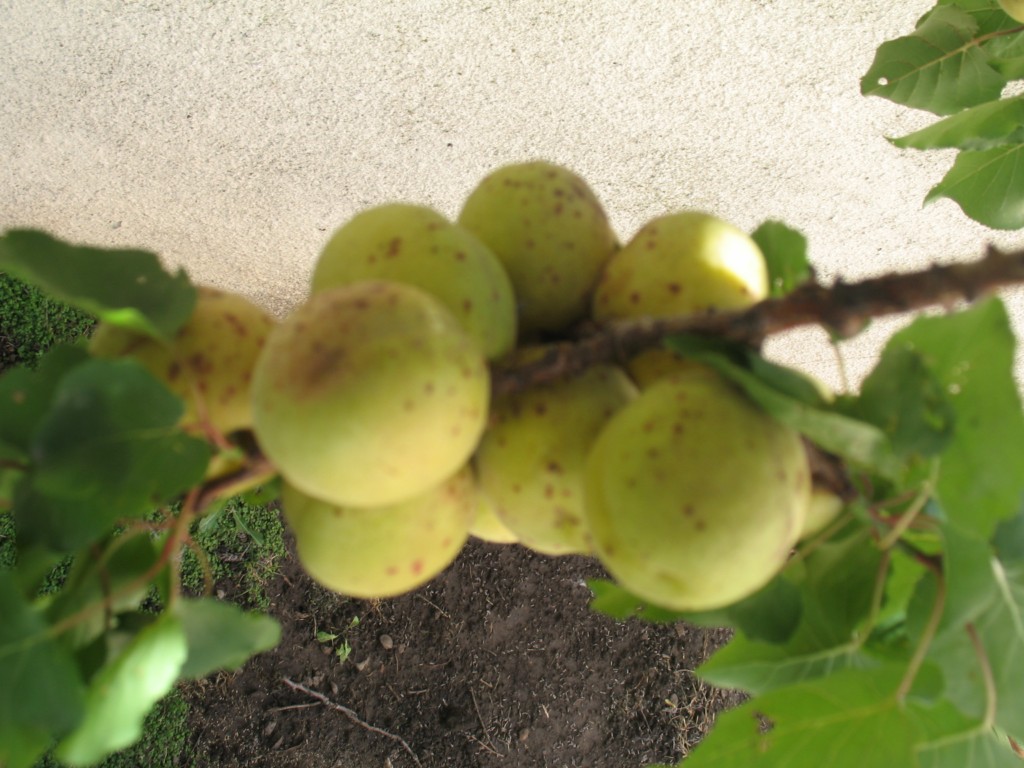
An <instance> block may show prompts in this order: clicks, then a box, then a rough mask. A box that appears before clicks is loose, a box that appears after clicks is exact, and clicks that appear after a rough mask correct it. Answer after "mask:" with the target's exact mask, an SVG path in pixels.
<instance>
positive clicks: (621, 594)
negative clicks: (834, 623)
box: [587, 575, 801, 643]
mask: <svg viewBox="0 0 1024 768" xmlns="http://www.w3.org/2000/svg"><path fill="white" fill-rule="evenodd" d="M587 586H588V587H590V591H591V592H593V593H594V599H593V600H592V601H591V602H590V608H591V610H593V611H597V612H598V613H603V614H604V615H605V616H609V617H611V618H613V619H616V620H617V621H624V620H626V619H631V618H639V619H643V620H644V621H650V622H655V623H672V622H678V621H687V622H689V623H691V624H697V625H699V626H702V627H732V628H734V629H738V630H740V631H742V632H745V633H746V634H747V635H748V636H750V637H752V638H757V639H762V640H765V641H767V642H770V643H781V642H784V641H785V640H787V639H788V638H789V637H790V635H792V634H793V630H794V629H795V628H796V626H797V623H798V622H799V620H800V611H801V604H800V593H799V591H798V590H797V589H796V587H794V586H793V585H792V584H791V583H789V582H788V581H787V580H786V579H784V578H783V577H782V576H781V575H780V576H778V577H776V578H775V579H773V580H772V581H770V582H769V583H768V584H767V585H766V586H765V587H764V588H762V589H760V590H758V591H757V592H756V593H754V594H753V595H750V596H749V597H747V598H745V599H743V600H741V601H739V602H738V603H735V604H733V605H731V606H729V607H727V608H721V609H719V610H716V611H705V612H701V613H681V612H677V611H670V610H668V609H665V608H659V607H657V606H652V605H648V604H646V603H645V602H644V601H643V600H642V599H640V598H639V597H636V596H635V595H633V594H632V593H630V592H628V591H627V590H625V589H623V588H622V587H620V586H619V585H618V584H615V583H613V582H610V581H605V580H604V579H592V580H590V581H588V582H587Z"/></svg>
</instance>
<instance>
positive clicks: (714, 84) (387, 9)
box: [0, 0, 1021, 384]
mask: <svg viewBox="0 0 1024 768" xmlns="http://www.w3.org/2000/svg"><path fill="white" fill-rule="evenodd" d="M931 5H932V3H931V2H930V0H913V1H907V2H898V3H894V2H892V1H891V0H858V2H850V1H849V0H829V1H825V0H821V1H819V0H685V1H681V0H633V2H629V3H626V2H620V1H619V0H519V2H513V0H465V1H460V0H400V1H398V2H387V0H373V1H372V2H371V1H370V0H336V1H335V2H331V1H329V0H301V1H299V0H273V1H272V0H206V1H203V2H200V1H199V0H182V1H181V2H173V3H172V2H158V1H157V0H148V1H144V2H114V1H113V0H104V1H101V0H90V1H88V2H77V3H68V2H56V1H55V0H7V2H3V3H0V72H3V75H4V76H3V78H2V80H0V105H2V107H0V147H3V162H2V163H0V228H3V229H6V228H8V227H13V226H31V227H40V228H44V229H47V230H49V231H51V232H52V233H54V234H56V235H57V236H60V237H64V238H67V239H71V240H75V241H81V242H90V243H96V244H104V245H123V246H129V245H130V246H138V247H145V248H148V249H151V250H154V251H156V252H158V253H159V254H161V256H162V257H163V258H164V259H165V261H166V263H168V264H171V265H184V266H185V267H187V269H188V271H189V273H190V274H191V275H192V277H193V278H194V279H195V280H197V281H201V282H209V283H213V284H216V285H220V286H224V287H230V288H234V289H237V290H240V291H242V292H243V293H246V294H248V295H249V296H251V297H253V298H255V299H256V300H258V301H259V302H261V303H262V304H264V305H266V306H267V307H269V308H271V309H272V310H273V311H274V312H275V313H277V314H284V313H286V312H287V311H288V310H289V308H290V307H292V306H294V305H295V303H296V302H298V301H300V300H301V298H302V296H303V294H304V291H305V289H306V282H307V279H308V276H309V273H310V270H311V269H312V265H313V262H314V260H315V258H316V255H317V252H318V250H319V248H320V246H321V245H322V244H323V243H324V241H325V240H326V238H327V237H328V235H329V234H330V232H331V231H332V230H333V229H334V228H336V227H337V226H339V225H340V224H342V223H343V222H344V221H345V220H346V219H347V218H348V217H349V216H351V215H352V214H353V213H354V212H356V211H357V210H359V209H360V208H364V207H367V206H370V205H374V204H377V203H382V202H385V201H389V200H399V199H402V200H411V201H417V202H420V203H424V204H428V205H432V206H434V207H436V208H438V209H439V210H440V211H442V212H443V213H445V214H448V215H450V216H454V215H456V214H457V212H458V210H459V208H460V205H461V202H462V200H463V198H464V197H465V195H466V194H467V193H468V192H469V191H470V190H471V189H472V187H473V186H474V185H475V184H476V182H477V181H478V180H479V179H480V178H481V177H482V176H483V175H484V174H485V173H487V172H488V171H489V170H491V169H493V168H495V167H496V166H498V165H502V164H504V163H508V162H513V161H518V160H523V159H527V158H536V157H540V158H546V159H549V160H553V161H556V162H560V163H563V164H565V165H568V166H570V167H572V168H573V169H575V170H576V171H577V172H579V173H580V174H581V175H582V176H583V177H584V178H586V179H587V180H588V181H589V182H590V184H591V185H592V187H593V188H594V189H595V190H596V191H597V193H598V195H599V196H600V198H601V199H602V201H603V202H604V204H605V206H606V208H607V210H608V211H609V214H610V216H611V219H612V222H613V223H614V225H615V227H616V229H617V231H618V232H619V235H620V237H621V238H623V239H626V238H628V237H629V236H630V235H631V234H632V233H633V232H634V231H635V230H636V229H638V228H639V226H640V225H641V224H642V223H643V222H644V221H646V220H648V219H650V218H652V217H654V216H656V215H659V214H662V213H666V212H668V211H671V210H673V209H679V208H702V209H706V210H708V211H711V212H714V213H717V214H719V215H721V216H723V217H725V218H727V219H730V220H732V221H733V222H734V223H736V224H738V225H739V226H741V227H744V228H747V229H752V228H753V227H755V226H756V225H757V224H759V223H760V222H761V221H763V220H765V219H767V218H778V219H782V220H784V221H786V222H787V223H789V224H790V225H792V226H795V227H797V228H799V229H800V230H802V231H803V232H804V233H806V234H807V236H808V237H809V239H810V244H811V256H812V259H813V261H814V263H815V264H816V266H817V268H818V270H819V273H820V274H821V275H822V276H823V277H824V278H825V279H831V278H834V277H836V276H838V275H842V276H844V277H846V278H848V279H854V278H858V277H863V276H866V275H869V274H876V273H880V272H883V271H886V270H890V269H911V268H914V267H919V266H922V265H924V264H927V263H929V262H930V261H932V260H939V261H942V260H951V259H963V258H970V257H974V256H976V255H978V254H979V253H980V252H981V249H982V247H983V245H984V244H985V243H986V242H996V243H1000V244H1004V245H1009V244H1019V243H1020V242H1021V238H1020V236H1019V235H1016V234H1013V233H1009V234H1007V233H1001V234H1000V233H994V232H992V231H990V230H987V229H986V228H984V227H982V226H980V225H978V224H976V223H974V222H972V221H971V220H970V219H968V218H967V217H966V216H964V215H963V213H962V212H961V211H960V210H959V208H958V207H957V206H956V205H955V204H953V203H951V202H948V201H941V202H938V203H936V204H934V205H931V206H929V207H927V208H922V206H921V201H922V200H923V198H924V195H925V193H926V192H927V190H928V189H929V188H930V187H931V185H933V184H934V183H935V182H937V181H938V180H939V179H940V178H941V177H942V175H943V174H944V173H945V171H946V169H947V168H948V166H949V164H950V162H951V160H952V157H953V154H952V153H913V152H906V151H901V150H898V149H895V148H894V147H892V146H891V145H890V144H889V143H888V142H887V141H886V140H885V138H884V137H885V136H895V135H900V134H903V133H906V132H909V131H911V130H914V129H916V128H918V127H921V126H923V125H925V124H927V123H928V122H929V116H927V115H925V114H922V113H917V112H913V111H911V110H908V109H904V108H902V107H899V106H897V105H894V104H891V103H889V102H886V101H883V100H880V99H867V98H864V97H862V96H861V95H860V93H859V80H860V77H861V75H862V74H863V73H864V71H865V70H866V69H867V67H868V66H869V64H870V62H871V60H872V57H873V55H874V51H875V48H876V47H877V46H878V45H879V44H880V43H881V42H883V41H884V40H886V39H889V38H891V37H894V36H896V35H899V34H905V33H907V32H909V31H910V30H911V29H912V28H913V25H914V22H915V20H916V19H917V17H918V16H919V15H920V14H922V13H924V12H925V11H926V10H928V8H930V7H931ZM1020 299H1021V297H1020V295H1019V294H1018V295H1016V296H1015V298H1014V300H1013V302H1012V306H1013V309H1014V313H1015V317H1016V318H1017V319H1018V321H1019V318H1020V315H1021V311H1020V310H1021V300H1020ZM1018 326H1020V322H1018ZM891 330H892V325H891V324H889V323H879V324H878V325H877V326H876V327H874V329H873V330H871V331H869V332H868V333H866V334H864V335H863V336H862V337H860V338H858V339H857V340H855V341H853V342H850V343H848V344H847V345H845V357H846V360H847V364H848V366H849V370H850V373H851V375H852V376H853V377H854V378H856V377H859V376H860V375H862V374H863V372H864V371H865V370H866V368H867V366H868V365H869V364H870V362H871V360H872V357H873V355H874V354H875V353H876V351H877V348H878V344H879V343H880V341H881V340H883V339H884V338H885V337H886V336H887V335H888V333H890V332H891ZM771 349H772V351H773V352H774V354H776V355H777V356H779V357H780V358H781V359H784V360H786V361H787V362H792V363H798V364H800V365H802V366H804V367H806V368H807V369H808V370H811V371H813V372H816V373H817V374H818V375H819V376H820V377H821V378H823V379H825V380H826V381H829V382H830V383H833V384H835V383H837V373H836V366H835V363H834V358H833V355H832V352H831V351H830V349H829V348H828V347H827V345H826V344H825V343H824V341H823V334H821V333H819V332H806V333H799V334H793V335H790V336H788V337H786V338H784V339H781V340H779V341H778V342H776V343H774V344H773V345H772V347H771Z"/></svg>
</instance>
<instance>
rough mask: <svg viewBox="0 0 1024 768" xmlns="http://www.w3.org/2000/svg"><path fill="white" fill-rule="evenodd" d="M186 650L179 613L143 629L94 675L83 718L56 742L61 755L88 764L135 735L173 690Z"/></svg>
mask: <svg viewBox="0 0 1024 768" xmlns="http://www.w3.org/2000/svg"><path fill="white" fill-rule="evenodd" d="M186 655H187V648H186V643H185V632H184V630H183V629H182V626H181V621H180V620H179V619H178V618H177V617H176V616H173V615H170V614H163V615H161V616H160V618H158V619H157V620H156V621H154V622H152V623H151V624H149V625H148V626H146V627H144V628H143V629H142V630H140V631H139V633H138V634H137V635H135V637H134V638H133V639H132V640H131V642H130V643H128V645H127V646H126V647H125V648H124V650H122V651H121V653H120V655H118V656H117V657H116V658H115V659H114V660H113V661H112V662H110V663H109V664H107V665H106V666H104V667H103V668H102V669H101V670H100V671H99V673H98V674H97V675H96V676H95V677H94V678H93V680H92V683H91V684H90V686H89V693H88V696H87V699H86V709H85V718H84V719H83V720H82V722H81V723H80V724H79V725H78V727H77V728H75V730H74V731H72V732H71V733H70V734H69V735H68V736H67V737H66V738H65V739H63V740H62V741H61V742H60V743H59V744H58V745H57V748H56V749H55V750H54V755H55V756H56V757H57V759H58V760H61V761H62V762H65V763H68V764H70V765H88V764H90V763H95V762H97V761H99V760H100V759H102V758H103V757H105V756H107V755H109V754H110V753H111V752H114V751H116V750H118V749H123V748H124V747H127V746H128V745H130V744H132V743H133V742H134V741H136V740H137V739H138V738H139V736H141V735H142V722H143V720H145V717H146V714H147V713H148V712H149V710H150V709H151V708H152V707H153V705H154V704H156V703H157V702H158V701H159V700H160V699H162V698H163V697H164V696H165V695H167V693H169V692H170V690H171V688H172V687H173V685H174V682H175V680H176V679H177V677H178V672H179V670H180V669H181V666H182V664H183V663H184V662H185V657H186Z"/></svg>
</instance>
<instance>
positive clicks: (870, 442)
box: [667, 336, 902, 476]
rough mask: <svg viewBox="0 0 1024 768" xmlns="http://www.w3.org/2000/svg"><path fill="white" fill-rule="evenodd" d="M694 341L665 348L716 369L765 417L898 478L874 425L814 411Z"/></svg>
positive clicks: (893, 459)
mask: <svg viewBox="0 0 1024 768" xmlns="http://www.w3.org/2000/svg"><path fill="white" fill-rule="evenodd" d="M691 338H692V337H684V336H680V337H675V338H672V339H670V340H669V341H668V343H667V346H669V347H670V348H671V349H674V350H676V351H678V352H679V353H680V354H682V355H684V356H686V357H689V358H692V359H694V360H697V361H699V362H701V363H704V364H705V365H708V366H709V367H711V368H714V369H715V370H716V371H718V373H720V374H721V375H722V376H724V377H725V378H727V379H729V380H730V381H732V382H733V383H734V384H736V385H737V386H739V387H740V388H741V389H742V390H743V391H744V392H745V393H746V394H747V396H748V397H749V398H750V399H751V400H753V401H754V402H756V403H757V404H758V405H759V406H760V407H761V408H762V409H763V410H764V411H765V412H766V413H768V414H769V415H771V416H772V417H774V418H776V419H778V420H779V421H781V422H782V423H783V424H786V425H788V426H790V427H792V428H793V429H795V430H796V431H798V432H800V433H802V434H803V435H805V436H806V437H807V438H808V439H809V440H811V441H812V442H813V443H815V444H816V445H818V446H819V447H821V448H823V449H825V450H826V451H829V452H830V453H834V454H835V455H837V456H841V457H843V458H846V459H849V460H850V461H852V462H854V463H856V464H859V465H861V466H862V467H866V468H870V469H872V470H874V471H875V472H877V473H879V474H881V475H884V476H896V475H898V474H899V473H900V470H901V467H902V464H901V462H900V461H899V460H898V458H897V457H896V455H895V454H894V453H893V451H892V446H891V445H890V443H889V440H888V438H887V437H886V435H885V433H884V432H882V430H880V429H879V428H878V427H876V426H875V425H873V424H868V423H867V422H864V421H859V420H857V419H853V418H850V417H849V416H846V415H843V414H841V413H838V412H836V411H833V410H827V409H825V408H818V407H813V406H810V405H808V404H807V403H805V402H803V401H802V400H800V399H797V398H796V397H794V396H792V395H791V394H788V393H785V392H782V391H780V390H779V389H777V388H776V387H775V386H773V385H772V384H770V383H768V382H766V381H765V380H764V379H762V378H761V377H760V376H758V375H756V374H755V373H753V372H752V371H751V370H749V369H748V368H746V367H744V366H742V365H738V364H737V363H736V361H735V360H733V359H730V358H729V357H728V356H726V355H723V354H721V353H720V352H717V351H714V350H711V351H701V350H699V349H697V348H695V347H693V346H692V345H691V344H690V343H689V342H690V339H691ZM819 398H820V395H819Z"/></svg>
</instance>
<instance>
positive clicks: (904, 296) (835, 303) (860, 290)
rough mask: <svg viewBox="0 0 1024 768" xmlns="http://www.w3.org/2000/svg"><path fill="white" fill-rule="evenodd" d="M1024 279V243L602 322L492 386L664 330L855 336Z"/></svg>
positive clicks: (629, 347)
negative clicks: (719, 308)
mask: <svg viewBox="0 0 1024 768" xmlns="http://www.w3.org/2000/svg"><path fill="white" fill-rule="evenodd" d="M1022 283H1024V250H1017V251H1012V252H1006V253H1004V252H1002V251H1000V250H999V249H997V248H995V247H991V246H990V247H989V248H988V250H987V251H986V253H985V256H984V257H983V258H981V259H979V260H978V261H975V262H971V263H958V264H948V265H933V266H931V267H928V268H927V269H923V270H920V271H917V272H905V273H893V274H888V275H884V276H882V277H876V278H871V279H868V280H863V281H861V282H857V283H845V282H843V281H842V280H838V281H836V282H835V283H834V284H833V285H831V286H823V285H821V284H820V283H817V282H809V283H805V284H804V285H802V286H800V287H798V288H797V289H796V290H794V291H793V292H792V293H790V294H788V295H786V296H783V297H782V298H776V299H767V300H765V301H762V302H760V303H759V304H755V305H754V306H752V307H750V308H749V309H747V310H744V311H742V312H728V313H724V312H719V313H716V312H709V313H707V314H703V315H698V316H691V317H666V318H640V319H636V320H627V321H620V322H616V323H612V324H609V325H606V326H602V327H600V328H598V329H597V330H596V331H594V332H592V333H590V334H588V335H585V336H584V337H583V338H581V339H579V340H577V341H564V342H557V343H554V344H549V345H545V346H544V347H542V350H543V352H542V353H541V354H540V355H539V356H536V357H532V358H530V359H528V360H525V361H524V360H522V359H519V358H515V357H514V358H512V359H511V360H510V361H508V362H501V363H498V364H496V365H495V366H494V368H493V371H492V373H493V377H492V388H493V392H494V394H495V395H497V396H503V395H509V394H513V393H515V392H519V391H522V390H524V389H527V388H529V387H533V386H537V385H539V384H547V383H551V382H553V381H557V380H560V379H563V378H566V377H569V376H572V375H574V374H577V373H581V372H582V371H584V370H586V369H587V368H590V367H591V366H593V365H598V364H601V363H613V362H623V361H625V360H628V359H629V358H631V357H633V356H634V355H636V354H637V353H638V352H641V351H643V350H644V349H647V348H650V347H654V346H656V345H658V344H659V343H660V342H661V341H662V340H663V339H664V338H666V337H668V336H673V335H677V334H680V333H703V334H708V335H711V336H717V337H719V338H722V339H726V340H729V341H736V342H741V343H746V344H750V345H752V346H757V345H759V344H760V343H761V342H763V341H764V339H765V338H767V337H768V336H772V335H774V334H777V333H782V332H783V331H788V330H791V329H793V328H797V327H800V326H804V325H820V326H823V327H825V328H827V329H829V330H831V331H832V332H833V333H835V334H837V335H838V336H840V337H849V336H853V335H854V334H856V333H857V332H859V331H860V330H862V329H863V328H864V326H865V325H867V323H868V321H869V320H871V319H872V318H876V317H883V316H885V315H893V314H900V313H903V312H911V311H914V310H920V309H924V308H926V307H932V306H941V307H945V308H946V309H950V308H952V307H953V306H954V305H955V304H956V303H957V302H961V301H967V302H972V301H975V300H977V299H979V298H981V297H983V296H986V295H988V294H991V293H993V292H995V291H997V290H999V289H1000V288H1006V287H1009V286H1014V285H1020V284H1022Z"/></svg>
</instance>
